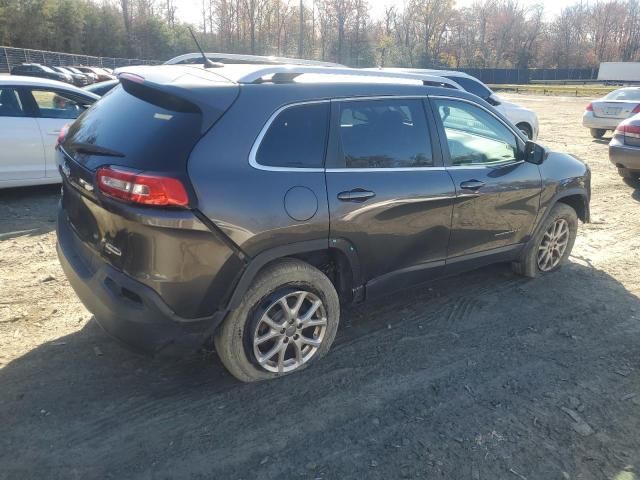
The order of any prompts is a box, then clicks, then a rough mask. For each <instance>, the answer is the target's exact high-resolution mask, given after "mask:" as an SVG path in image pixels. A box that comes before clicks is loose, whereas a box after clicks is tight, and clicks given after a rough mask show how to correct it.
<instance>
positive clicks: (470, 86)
mask: <svg viewBox="0 0 640 480" xmlns="http://www.w3.org/2000/svg"><path fill="white" fill-rule="evenodd" d="M371 70H376V69H371ZM377 70H387V71H396V72H413V73H426V74H429V75H439V76H441V77H444V78H448V79H449V80H453V81H454V82H456V83H457V84H458V85H460V86H461V87H462V88H463V89H464V90H466V91H467V92H469V93H473V94H474V95H477V96H478V97H480V98H481V99H483V100H484V101H485V102H487V103H489V104H490V105H493V107H494V108H495V109H496V110H497V111H499V112H500V113H502V114H503V115H504V116H505V117H507V118H508V119H509V120H510V121H511V122H512V123H513V124H514V125H515V126H516V127H518V130H520V131H521V132H522V133H523V134H524V135H525V136H526V137H527V138H528V139H530V140H535V139H537V138H538V132H539V131H540V123H539V121H538V115H536V113H535V112H534V111H533V110H531V109H529V108H525V107H522V106H520V105H516V104H515V103H511V102H507V101H506V100H504V99H502V98H500V97H499V96H498V95H496V94H495V93H494V92H493V90H491V89H490V88H489V87H488V86H487V85H485V84H484V83H482V82H481V81H480V80H478V79H477V78H475V77H473V76H471V75H469V74H467V73H464V72H458V71H455V70H434V69H420V68H385V69H377Z"/></svg>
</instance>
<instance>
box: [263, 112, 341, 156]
mask: <svg viewBox="0 0 640 480" xmlns="http://www.w3.org/2000/svg"><path fill="white" fill-rule="evenodd" d="M328 125H329V102H323V103H309V104H304V105H295V106H292V107H288V108H286V109H285V110H283V111H282V112H280V113H279V114H278V115H277V116H276V118H275V119H274V120H273V121H272V122H271V124H270V125H269V128H268V130H267V132H266V134H265V135H264V137H263V138H262V141H261V142H260V146H259V148H258V152H257V153H256V162H257V163H259V164H260V165H264V166H267V167H289V168H322V166H323V164H324V156H325V148H326V144H327V132H328Z"/></svg>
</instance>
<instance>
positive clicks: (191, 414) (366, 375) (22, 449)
mask: <svg viewBox="0 0 640 480" xmlns="http://www.w3.org/2000/svg"><path fill="white" fill-rule="evenodd" d="M505 96H506V95H505ZM508 97H509V98H510V99H513V100H514V101H516V102H518V103H521V104H523V105H526V106H529V107H532V108H533V109H535V110H536V111H537V112H538V115H539V116H540V120H541V125H542V128H541V135H540V140H541V142H543V143H544V144H546V145H547V146H550V147H552V148H554V149H557V150H562V151H567V152H569V153H572V154H575V155H577V156H579V157H580V158H582V159H583V160H585V161H587V162H588V163H589V164H590V165H591V168H592V170H593V201H592V220H593V223H591V224H589V225H585V226H582V227H581V228H580V231H579V237H578V241H577V243H576V246H575V249H574V254H573V256H572V258H571V263H570V264H569V265H567V266H566V267H565V268H563V269H562V270H561V271H559V272H557V273H555V274H552V275H549V276H547V277H544V278H539V279H536V280H525V279H522V278H519V277H516V276H514V275H513V274H512V273H511V272H510V270H509V268H508V266H495V267H490V268H485V269H483V270H479V271H476V272H473V273H471V274H466V275H464V276H460V277H456V278H451V279H447V280H444V281H440V282H438V283H436V284H433V285H427V286H424V287H420V288H417V289H414V290H412V291H408V292H406V293H404V294H402V295H396V296H394V297H393V298H386V299H380V300H379V301H378V302H377V303H376V304H369V305H366V306H360V307H357V308H353V309H351V310H348V311H345V312H344V313H343V317H342V327H341V329H340V331H339V332H338V338H337V340H336V343H335V345H334V347H333V349H332V351H331V352H330V353H329V355H328V356H327V357H326V358H325V359H324V360H323V361H322V362H320V363H318V364H317V365H315V366H313V367H311V368H309V369H307V370H306V371H304V372H301V373H299V374H297V375H293V376H289V377H286V378H284V379H279V380H277V381H272V382H267V383H259V384H251V385H245V384H241V383H239V382H237V381H235V380H234V379H233V378H232V377H231V376H230V375H229V374H227V373H226V371H225V370H224V369H223V367H222V366H221V364H220V363H219V361H218V359H217V357H216V356H215V354H202V355H201V356H198V357H197V358H191V359H186V360H182V361H171V360H156V359H149V358H146V357H142V356H139V355H137V354H135V353H131V352H129V351H128V350H126V349H124V348H123V347H122V346H121V345H120V344H118V343H117V342H115V341H113V340H111V339H110V338H109V337H107V336H106V335H105V334H104V333H103V332H102V331H101V329H100V327H99V326H98V325H97V324H96V323H95V321H94V320H92V317H91V315H90V314H89V313H88V312H87V311H86V310H85V309H84V308H83V307H82V305H81V304H80V303H79V301H78V300H77V299H76V297H75V295H74V293H73V292H72V290H71V288H70V287H69V285H68V283H67V282H66V280H65V277H64V275H63V273H62V271H61V269H60V267H59V265H58V262H57V258H56V254H55V231H54V216H55V210H56V202H57V191H58V187H50V188H37V189H22V190H17V191H3V192H0V478H2V479H12V480H13V479H35V478H37V479H43V478H46V479H58V478H60V479H63V478H64V479H108V478H113V479H122V478H132V479H164V478H194V479H225V480H226V479H229V480H239V479H270V478H281V479H297V478H300V479H351V478H353V479H364V478H366V479H369V478H370V479H396V478H423V479H435V478H443V479H470V480H479V479H491V480H495V479H510V480H523V479H542V480H554V479H597V480H602V479H610V480H632V479H637V478H640V357H639V356H638V352H639V349H640V347H639V346H640V184H633V183H625V182H623V181H622V179H621V178H619V177H618V175H617V173H616V171H615V169H614V168H613V167H612V166H611V165H610V164H609V161H608V156H607V142H606V141H594V140H592V139H591V137H590V136H589V134H588V131H587V130H586V129H584V128H582V127H581V125H580V117H581V113H582V111H583V109H584V105H585V103H586V99H576V98H564V97H546V98H545V97H534V96H524V95H520V96H515V95H510V96H508Z"/></svg>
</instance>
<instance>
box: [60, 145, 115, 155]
mask: <svg viewBox="0 0 640 480" xmlns="http://www.w3.org/2000/svg"><path fill="white" fill-rule="evenodd" d="M71 149H72V150H75V151H76V152H78V153H87V154H89V155H102V156H105V157H124V153H122V152H118V151H116V150H111V149H110V148H105V147H100V146H98V145H93V144H91V143H73V144H72V145H71Z"/></svg>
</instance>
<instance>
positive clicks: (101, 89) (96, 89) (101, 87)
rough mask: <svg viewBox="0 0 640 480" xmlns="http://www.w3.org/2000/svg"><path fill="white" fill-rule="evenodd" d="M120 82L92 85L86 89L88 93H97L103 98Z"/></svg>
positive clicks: (113, 81)
mask: <svg viewBox="0 0 640 480" xmlns="http://www.w3.org/2000/svg"><path fill="white" fill-rule="evenodd" d="M119 83H120V82H119V81H118V80H107V81H106V82H98V83H94V84H92V85H89V86H86V87H84V89H85V90H86V91H87V92H91V93H95V94H96V95H99V96H103V95H104V94H105V93H107V92H109V91H110V90H111V89H112V88H113V87H115V86H116V85H118V84H119Z"/></svg>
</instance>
